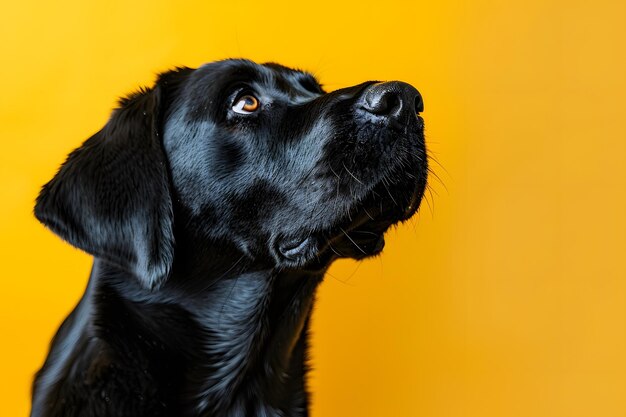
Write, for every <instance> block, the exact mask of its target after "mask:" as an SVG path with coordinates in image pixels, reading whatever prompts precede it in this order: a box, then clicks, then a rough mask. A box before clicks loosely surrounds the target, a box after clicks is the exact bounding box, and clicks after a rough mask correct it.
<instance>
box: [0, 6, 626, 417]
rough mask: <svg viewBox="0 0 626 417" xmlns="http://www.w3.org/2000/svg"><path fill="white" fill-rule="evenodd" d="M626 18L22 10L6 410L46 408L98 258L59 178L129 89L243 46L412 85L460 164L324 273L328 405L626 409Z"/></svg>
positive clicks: (13, 51) (4, 136) (1, 151)
mask: <svg viewBox="0 0 626 417" xmlns="http://www.w3.org/2000/svg"><path fill="white" fill-rule="evenodd" d="M625 26H626V2H624V1H617V0H616V1H614V2H613V4H611V3H610V2H606V3H605V2H604V1H594V2H582V1H569V0H568V1H566V0H554V1H539V0H525V1H522V0H515V1H498V0H493V1H487V0H479V1H474V2H463V1H456V2H455V1H416V2H408V1H407V2H394V1H382V2H366V1H354V2H342V1H338V0H334V1H311V2H302V3H300V2H297V1H295V0H293V1H285V2H274V3H272V2H265V1H257V2H251V1H247V0H246V1H243V0H241V1H236V0H232V1H223V0H221V1H219V2H210V1H194V2H191V1H190V2H174V1H170V2H167V1H145V2H128V1H99V2H91V1H60V2H33V1H32V0H26V1H14V2H8V1H5V2H3V4H2V8H1V12H0V33H1V34H2V38H1V40H2V42H1V43H0V59H1V60H2V61H1V64H2V65H1V68H0V83H1V88H0V140H1V147H0V271H1V272H0V274H1V277H0V337H1V340H0V415H2V416H24V415H26V414H27V413H28V410H29V390H30V382H31V378H32V374H33V372H35V370H36V369H37V368H38V367H39V366H40V364H41V363H42V360H43V359H44V357H45V354H46V350H47V345H48V342H49V340H50V338H51V336H52V335H53V333H54V332H55V330H56V328H57V326H58V325H59V323H60V321H61V320H62V318H63V317H65V315H66V314H67V313H68V312H69V311H70V309H71V308H72V307H73V305H74V304H75V302H76V301H77V300H78V298H79V296H80V294H81V293H82V291H83V288H84V286H85V283H86V279H87V274H88V272H89V268H90V263H91V261H90V258H89V257H88V256H86V255H85V254H83V253H81V252H79V251H78V250H76V249H73V248H71V247H70V246H68V245H67V244H65V243H63V242H61V240H60V239H58V238H57V237H55V236H54V235H53V234H52V233H50V232H49V231H47V230H45V229H44V228H43V227H42V226H41V225H39V224H38V223H37V222H36V221H35V219H34V218H33V216H32V214H31V212H32V206H33V200H34V198H35V196H36V194H37V192H38V189H39V187H40V186H41V185H42V184H44V183H45V182H46V181H47V180H48V179H50V178H51V177H52V175H53V174H54V172H55V171H56V169H57V167H58V166H59V164H60V163H61V162H62V161H63V160H64V158H65V155H66V154H67V153H68V152H69V151H70V150H72V149H73V148H74V147H76V146H78V145H79V144H80V143H81V142H82V141H83V140H84V139H86V138H87V137H88V136H89V135H90V134H92V133H93V132H95V131H96V130H98V129H99V128H100V127H101V126H102V125H103V124H104V123H105V121H106V120H107V117H108V114H109V112H110V109H111V108H112V107H113V106H114V102H115V100H116V98H117V97H118V96H120V95H123V94H125V93H127V92H130V91H131V90H133V89H135V88H136V87H138V86H139V85H142V84H143V85H149V84H151V82H152V81H153V80H154V74H155V73H156V72H158V71H163V70H166V69H167V68H170V67H172V66H174V65H189V66H198V65H200V64H202V63H204V62H207V61H212V60H215V59H220V58H225V57H233V56H237V57H238V56H243V57H248V58H252V59H254V60H258V61H267V60H273V61H278V62H281V63H284V64H287V65H292V66H297V67H301V68H304V69H307V70H310V71H312V72H313V73H315V74H316V75H317V76H318V77H319V78H320V79H321V81H322V82H323V84H325V85H326V88H327V89H329V90H332V89H335V88H339V87H341V86H346V85H352V84H356V83H358V82H361V81H363V80H369V79H384V80H391V79H400V80H405V81H408V82H411V83H413V84H414V85H415V86H417V87H418V88H419V90H420V91H421V92H422V94H423V96H424V98H425V104H426V111H425V113H424V117H425V119H426V123H427V139H428V144H429V147H430V149H431V150H432V151H433V153H434V155H435V156H436V158H437V159H438V161H439V162H440V163H441V165H443V167H445V170H444V169H442V168H441V167H440V166H438V165H436V164H433V167H434V169H435V171H436V173H437V174H438V175H439V177H440V178H441V181H442V182H443V183H444V184H445V187H443V186H442V185H441V184H440V183H439V182H438V181H437V180H434V179H433V180H432V181H431V184H432V190H433V194H432V197H431V196H430V195H429V197H428V199H429V201H428V204H424V206H423V208H422V210H421V213H420V215H419V216H418V217H416V219H415V220H414V221H411V222H410V223H408V224H406V225H404V226H402V227H400V228H398V229H397V230H396V231H392V232H391V233H390V234H389V235H388V244H387V248H386V250H385V253H384V254H383V256H382V257H380V258H377V259H372V260H368V261H365V262H363V263H361V264H360V265H358V264H356V263H354V262H351V261H342V262H340V263H338V264H337V265H335V266H334V267H333V269H332V270H331V273H330V274H329V276H328V277H327V279H326V282H325V283H324V284H323V286H322V288H321V291H320V294H319V300H318V303H317V308H316V313H315V318H314V326H313V330H314V338H313V351H312V357H313V362H312V363H313V366H314V371H313V373H312V375H311V383H310V386H311V390H312V392H313V404H312V405H313V416H315V417H323V416H427V417H439V416H451V417H469V416H472V417H473V416H476V417H487V416H502V417H510V416H520V417H539V416H550V417H574V416H581V417H592V416H599V417H612V416H626V268H625V258H626V253H625V250H626V220H625V219H626V134H625V133H624V131H625V129H624V126H625V123H624V120H625V118H626V106H625V104H624V103H626V88H625V87H626V58H625V56H626V47H625V45H624V44H625V42H624V40H625V38H626V29H624V27H625ZM357 267H358V270H357Z"/></svg>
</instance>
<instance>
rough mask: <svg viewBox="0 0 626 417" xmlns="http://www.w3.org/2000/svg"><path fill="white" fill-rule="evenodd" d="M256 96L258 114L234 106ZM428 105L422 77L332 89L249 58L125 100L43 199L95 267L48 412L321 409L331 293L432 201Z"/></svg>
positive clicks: (179, 74)
mask: <svg viewBox="0 0 626 417" xmlns="http://www.w3.org/2000/svg"><path fill="white" fill-rule="evenodd" d="M246 93H249V94H254V95H255V96H256V97H257V98H258V99H259V101H260V103H261V108H260V110H258V111H256V112H254V113H253V114H248V115H241V114H238V113H235V112H234V111H233V110H232V106H233V103H234V102H235V101H236V99H237V98H238V97H240V95H241V94H246ZM416 94H417V95H416ZM420 103H421V98H420V97H419V94H418V93H417V90H415V89H413V88H412V87H410V86H408V85H406V84H400V83H388V84H378V83H374V82H368V83H364V84H361V85H357V86H354V87H350V88H346V89H342V90H338V91H335V92H332V93H325V92H324V91H323V90H322V88H321V86H320V85H319V84H318V82H317V81H316V80H315V78H313V77H312V76H311V75H309V74H307V73H304V72H301V71H296V70H292V69H289V68H286V67H283V66H281V65H278V64H264V65H258V64H255V63H253V62H250V61H245V60H227V61H220V62H215V63H211V64H207V65H205V66H202V67H201V68H198V69H189V68H178V69H176V70H173V71H170V72H167V73H165V74H162V75H161V76H160V77H159V78H158V80H157V82H156V84H155V86H154V87H153V88H150V89H144V90H141V91H139V92H137V93H135V94H133V95H131V96H130V97H128V98H126V99H124V100H122V101H121V102H120V108H119V109H117V110H116V111H115V112H114V113H113V115H112V117H111V119H110V120H109V122H108V123H107V124H106V126H105V127H104V128H103V129H102V130H101V131H100V132H98V133H96V134H95V135H94V136H92V137H91V138H90V139H88V140H87V141H86V142H85V143H84V144H83V145H82V146H81V147H80V148H78V149H76V150H75V151H74V152H72V153H71V154H70V155H69V157H68V159H67V161H66V162H65V164H63V166H62V167H61V169H60V170H59V172H58V173H57V175H56V176H55V177H54V178H53V179H52V180H51V181H50V182H49V183H48V184H46V185H45V186H44V187H43V189H42V191H41V194H40V195H39V197H38V199H37V204H36V207H35V215H36V216H37V218H38V219H39V220H40V221H41V222H43V223H44V224H45V225H46V226H48V227H49V228H50V229H52V230H53V231H54V232H55V233H57V234H58V235H59V236H61V237H62V238H63V239H65V240H67V241H68V242H69V243H71V244H72V245H74V246H76V247H78V248H80V249H83V250H85V251H86V252H88V253H90V254H92V255H93V256H94V266H93V270H92V272H91V276H90V279H89V285H88V288H87V290H86V292H85V295H84V296H83V298H82V300H81V301H80V303H79V304H78V306H77V307H76V308H75V310H74V311H73V312H72V313H71V314H70V315H69V317H68V318H67V319H66V320H65V321H64V323H63V324H62V325H61V327H60V329H59V331H58V333H57V335H56V336H55V337H54V339H53V341H52V343H51V347H50V353H49V356H48V358H47V360H46V362H45V363H44V365H43V367H42V369H41V370H40V371H39V373H38V374H37V376H36V379H35V382H34V387H33V407H32V414H31V415H32V416H38V417H39V416H42V417H43V416H65V417H71V416H94V417H95V416H133V417H139V416H150V417H157V416H306V415H308V412H307V406H308V399H307V392H306V387H305V374H306V371H307V366H306V356H307V330H308V324H309V316H310V312H311V308H312V304H313V299H314V295H315V290H316V288H317V285H318V284H319V282H320V281H321V280H322V277H323V275H324V272H325V271H326V269H327V268H328V266H329V265H330V263H331V262H332V261H333V260H334V259H337V258H339V257H352V258H356V259H361V258H364V257H366V256H370V255H374V254H377V253H379V252H380V251H381V250H382V247H383V244H384V240H383V233H384V232H385V231H386V230H387V228H388V227H389V226H390V225H392V224H394V223H396V222H398V221H402V220H405V219H407V218H409V217H410V216H411V215H412V214H413V213H415V211H416V210H417V208H418V206H419V202H420V200H421V197H422V194H423V191H424V187H425V185H426V172H427V165H426V156H425V145H424V136H423V122H422V119H421V117H419V116H418V115H416V113H417V112H419V111H421V106H420ZM394 112H395V113H394ZM392 114H393V115H392Z"/></svg>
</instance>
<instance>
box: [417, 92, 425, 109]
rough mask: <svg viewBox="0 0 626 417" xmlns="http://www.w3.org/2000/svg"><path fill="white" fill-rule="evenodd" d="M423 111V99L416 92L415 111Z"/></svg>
mask: <svg viewBox="0 0 626 417" xmlns="http://www.w3.org/2000/svg"><path fill="white" fill-rule="evenodd" d="M423 111H424V101H423V100H422V95H421V94H420V93H417V96H415V113H421V112H423Z"/></svg>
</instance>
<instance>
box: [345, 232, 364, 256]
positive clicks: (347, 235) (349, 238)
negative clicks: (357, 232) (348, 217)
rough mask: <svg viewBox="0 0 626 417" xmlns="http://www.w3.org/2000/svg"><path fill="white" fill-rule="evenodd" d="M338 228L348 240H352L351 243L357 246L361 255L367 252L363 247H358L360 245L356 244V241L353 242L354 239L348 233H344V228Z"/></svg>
mask: <svg viewBox="0 0 626 417" xmlns="http://www.w3.org/2000/svg"><path fill="white" fill-rule="evenodd" d="M339 230H341V232H342V233H343V234H344V235H346V237H347V238H348V240H349V241H350V242H352V244H353V245H354V246H356V248H357V249H358V250H359V251H361V253H363V255H367V252H365V251H364V250H363V249H361V247H360V246H359V245H358V244H357V243H356V242H355V241H354V240H353V239H352V238H351V237H350V235H349V234H348V233H346V231H345V230H343V229H342V228H341V227H340V228H339Z"/></svg>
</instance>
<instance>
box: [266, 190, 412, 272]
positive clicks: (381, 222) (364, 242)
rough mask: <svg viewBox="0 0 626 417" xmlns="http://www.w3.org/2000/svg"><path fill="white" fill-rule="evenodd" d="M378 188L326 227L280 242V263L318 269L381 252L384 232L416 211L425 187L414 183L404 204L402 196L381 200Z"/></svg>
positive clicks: (284, 265)
mask: <svg viewBox="0 0 626 417" xmlns="http://www.w3.org/2000/svg"><path fill="white" fill-rule="evenodd" d="M383 189H384V188H383ZM379 191H380V190H379V189H378V188H374V190H373V191H372V193H371V195H370V196H368V198H366V199H364V200H363V201H362V202H359V203H358V204H356V205H355V207H353V209H352V210H350V212H349V213H348V214H346V215H344V216H342V217H340V218H339V219H338V220H336V222H335V223H334V224H332V225H329V226H328V227H327V228H325V229H324V230H322V231H318V232H311V231H308V232H305V233H303V235H301V236H296V237H293V238H289V239H285V240H282V241H281V242H278V243H277V244H276V245H275V248H274V251H275V253H276V254H277V255H278V256H277V258H278V261H279V265H280V266H281V267H285V268H301V269H316V270H317V269H323V268H325V267H327V266H328V265H329V264H330V262H331V261H332V260H333V259H337V258H352V259H357V260H361V259H364V258H368V257H370V256H375V255H378V254H379V253H380V252H381V251H382V250H383V248H384V246H385V238H384V234H385V232H386V231H387V230H388V229H389V228H390V227H391V226H393V225H394V224H397V223H399V222H403V221H406V220H408V219H409V218H410V217H412V216H413V215H414V214H415V213H416V212H417V210H418V208H419V206H420V202H421V199H422V196H423V192H424V187H423V185H420V184H418V185H415V186H414V191H413V193H412V195H411V196H410V197H409V198H408V201H407V202H406V203H405V204H403V205H399V204H398V200H399V198H398V199H395V200H394V199H393V198H389V199H388V200H381V199H380V195H381V194H382V193H381V192H379ZM385 193H387V191H386V189H385ZM390 195H391V194H390Z"/></svg>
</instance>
